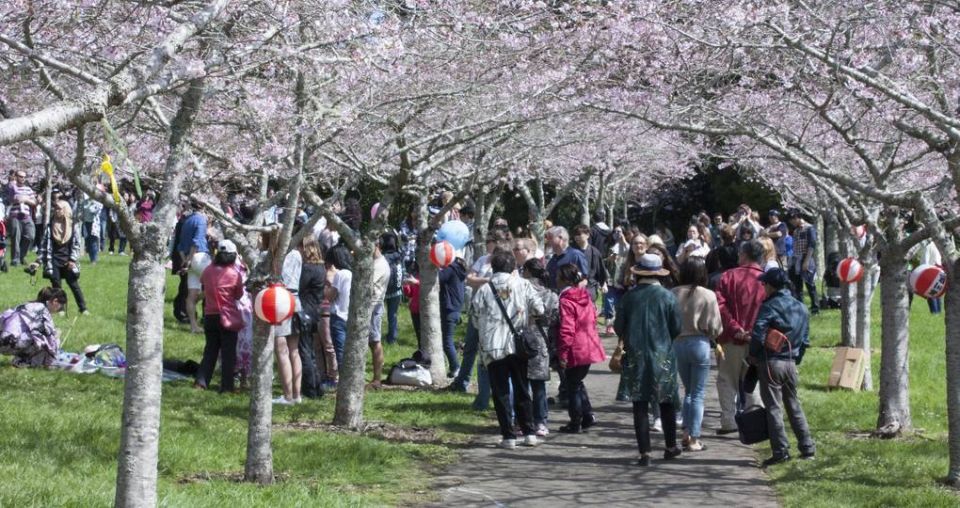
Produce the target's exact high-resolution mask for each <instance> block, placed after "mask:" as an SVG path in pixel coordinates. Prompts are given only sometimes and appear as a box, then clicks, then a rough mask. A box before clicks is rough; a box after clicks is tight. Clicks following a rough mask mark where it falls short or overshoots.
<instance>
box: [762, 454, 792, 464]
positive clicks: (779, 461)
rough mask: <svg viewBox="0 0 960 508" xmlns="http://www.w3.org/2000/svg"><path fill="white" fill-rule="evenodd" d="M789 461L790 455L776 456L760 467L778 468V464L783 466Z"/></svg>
mask: <svg viewBox="0 0 960 508" xmlns="http://www.w3.org/2000/svg"><path fill="white" fill-rule="evenodd" d="M788 460H790V454H784V455H774V456H773V457H770V458H769V459H767V460H765V461H763V463H762V464H760V467H770V466H776V465H777V464H783V463H784V462H786V461H788Z"/></svg>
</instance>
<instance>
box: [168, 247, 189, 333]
mask: <svg viewBox="0 0 960 508" xmlns="http://www.w3.org/2000/svg"><path fill="white" fill-rule="evenodd" d="M171 261H172V263H171V266H172V267H173V273H178V272H179V271H180V267H182V266H183V263H184V262H185V260H184V259H183V256H182V255H181V254H180V253H179V252H174V253H173V256H172V257H171ZM173 317H174V318H175V319H176V320H177V321H180V322H186V321H187V274H185V273H182V274H180V285H179V286H177V296H175V297H174V298H173Z"/></svg>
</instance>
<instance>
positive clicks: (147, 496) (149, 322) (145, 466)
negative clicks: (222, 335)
mask: <svg viewBox="0 0 960 508" xmlns="http://www.w3.org/2000/svg"><path fill="white" fill-rule="evenodd" d="M165 247H166V235H164V234H162V233H161V234H160V238H156V239H154V240H153V241H148V242H138V243H137V245H136V248H135V249H134V251H133V261H132V262H131V263H130V269H129V273H130V279H129V283H128V289H127V338H128V340H127V344H126V346H127V347H126V352H125V353H126V357H127V374H126V378H125V381H124V385H123V416H122V421H121V425H120V456H119V459H118V464H117V491H116V497H115V498H114V505H116V506H118V507H139V506H144V507H153V506H156V505H157V457H158V455H159V441H160V396H161V389H160V385H161V382H162V379H163V304H164V281H165V280H166V277H165V274H164V268H163V253H164V251H165Z"/></svg>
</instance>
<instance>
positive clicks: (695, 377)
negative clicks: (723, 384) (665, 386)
mask: <svg viewBox="0 0 960 508" xmlns="http://www.w3.org/2000/svg"><path fill="white" fill-rule="evenodd" d="M706 286H707V266H706V263H705V262H704V260H703V258H699V257H689V258H687V260H686V261H684V262H683V264H681V265H680V285H679V286H677V287H675V288H673V294H674V296H676V297H677V305H678V307H679V309H680V314H681V323H682V325H681V329H680V335H679V336H677V338H676V340H674V341H673V351H674V354H676V356H677V370H678V371H679V372H680V381H681V382H682V383H683V391H684V396H683V409H682V412H681V414H682V415H683V425H684V427H685V430H684V432H683V441H682V444H683V448H684V450H686V451H691V452H698V451H701V450H704V449H706V447H705V446H704V445H703V443H702V442H701V441H700V426H701V423H702V422H703V397H704V392H705V391H706V383H707V375H709V373H710V342H711V341H712V340H714V339H716V338H717V336H719V335H720V332H721V331H723V326H722V325H721V323H720V307H719V306H718V305H717V296H716V295H715V294H714V293H713V291H710V290H709V289H707V287H706Z"/></svg>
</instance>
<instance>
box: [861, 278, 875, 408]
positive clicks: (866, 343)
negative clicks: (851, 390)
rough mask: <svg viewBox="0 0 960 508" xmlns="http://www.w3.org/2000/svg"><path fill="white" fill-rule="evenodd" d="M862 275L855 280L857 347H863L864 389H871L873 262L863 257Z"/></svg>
mask: <svg viewBox="0 0 960 508" xmlns="http://www.w3.org/2000/svg"><path fill="white" fill-rule="evenodd" d="M860 262H861V263H863V277H862V278H861V279H860V281H859V282H857V347H859V348H860V349H863V359H864V362H865V363H866V368H865V369H864V373H863V385H862V389H863V390H864V391H870V390H873V373H872V370H873V367H872V364H873V361H872V360H873V359H872V351H871V346H870V302H871V301H872V300H873V273H872V271H873V270H874V268H875V266H876V265H874V264H873V263H870V264H867V263H866V262H864V260H863V259H861V260H860Z"/></svg>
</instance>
